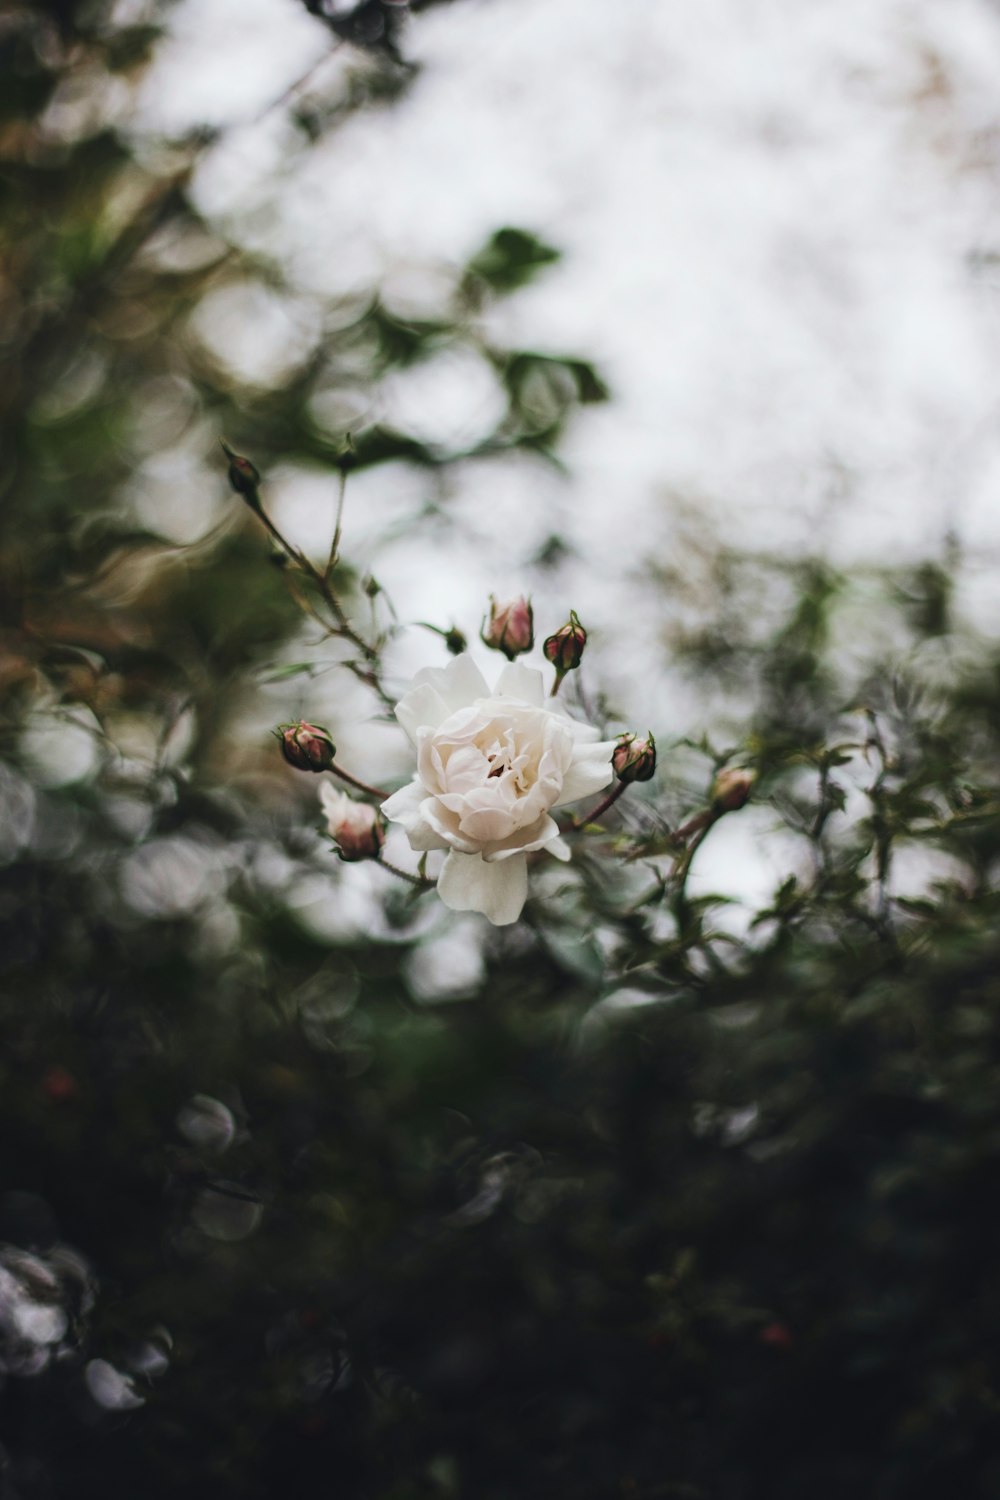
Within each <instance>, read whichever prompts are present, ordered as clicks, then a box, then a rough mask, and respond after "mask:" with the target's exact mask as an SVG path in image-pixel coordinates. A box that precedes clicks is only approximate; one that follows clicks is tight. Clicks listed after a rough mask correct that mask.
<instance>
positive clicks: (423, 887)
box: [378, 855, 437, 891]
mask: <svg viewBox="0 0 1000 1500" xmlns="http://www.w3.org/2000/svg"><path fill="white" fill-rule="evenodd" d="M378 862H379V864H380V865H381V866H382V868H383V870H388V871H389V874H390V875H395V876H396V877H397V879H399V880H406V881H408V882H409V884H410V885H413V886H416V888H417V890H419V891H429V890H431V889H432V888H433V887H434V886H435V885H436V884H437V882H436V881H434V880H428V879H427V877H426V876H425V875H411V874H410V872H409V871H408V870H401V869H400V868H399V866H398V865H393V864H390V863H389V861H388V860H387V859H384V858H383V857H382V856H381V855H379V861H378Z"/></svg>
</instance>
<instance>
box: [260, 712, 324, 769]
mask: <svg viewBox="0 0 1000 1500" xmlns="http://www.w3.org/2000/svg"><path fill="white" fill-rule="evenodd" d="M275 733H276V734H277V736H278V741H279V743H280V745H281V753H282V755H283V756H284V757H285V759H286V760H287V762H288V764H289V765H290V766H294V767H295V769H296V771H328V770H329V769H330V767H331V766H332V765H333V758H334V756H335V755H336V753H337V747H336V745H335V744H334V743H333V740H332V739H331V738H330V731H329V730H328V729H324V728H323V727H322V726H321V725H319V724H306V723H305V722H304V721H302V720H300V721H299V723H297V724H279V725H278V728H277V729H276V730H275Z"/></svg>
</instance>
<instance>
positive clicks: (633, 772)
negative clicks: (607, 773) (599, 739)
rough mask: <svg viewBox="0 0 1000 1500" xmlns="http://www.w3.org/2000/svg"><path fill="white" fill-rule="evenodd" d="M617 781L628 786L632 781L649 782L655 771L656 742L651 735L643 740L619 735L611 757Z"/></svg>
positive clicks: (634, 736)
mask: <svg viewBox="0 0 1000 1500" xmlns="http://www.w3.org/2000/svg"><path fill="white" fill-rule="evenodd" d="M611 764H612V766H613V767H614V772H615V775H616V776H617V777H618V780H619V781H621V782H624V783H625V785H626V786H628V785H629V784H630V783H631V782H633V781H649V780H650V779H651V777H652V775H653V773H654V771H655V770H656V741H655V740H654V739H653V736H652V733H647V734H646V738H645V739H640V738H639V736H638V735H637V734H620V735H619V736H618V743H617V745H616V746H615V750H614V754H613V755H612V757H611Z"/></svg>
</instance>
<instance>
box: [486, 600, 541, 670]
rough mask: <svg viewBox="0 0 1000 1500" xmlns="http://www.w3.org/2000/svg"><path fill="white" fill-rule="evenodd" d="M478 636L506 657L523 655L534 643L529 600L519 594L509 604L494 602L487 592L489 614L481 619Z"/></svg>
mask: <svg viewBox="0 0 1000 1500" xmlns="http://www.w3.org/2000/svg"><path fill="white" fill-rule="evenodd" d="M479 639H480V640H481V641H482V643H483V645H484V646H490V647H492V649H493V650H494V651H502V652H503V654H504V656H506V658H507V660H508V661H513V660H514V658H515V656H523V654H524V652H525V651H530V650H531V648H532V646H533V645H534V644H535V618H534V615H533V613H532V609H531V604H530V601H529V600H527V599H525V597H524V595H523V594H522V595H520V596H519V597H518V598H517V599H511V600H510V602H509V603H508V604H497V601H496V599H495V598H494V597H493V595H492V594H491V595H490V617H489V620H484V621H483V628H482V630H481V631H480V632H479Z"/></svg>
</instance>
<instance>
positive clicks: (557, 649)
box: [542, 609, 587, 682]
mask: <svg viewBox="0 0 1000 1500" xmlns="http://www.w3.org/2000/svg"><path fill="white" fill-rule="evenodd" d="M586 644H587V632H586V631H585V630H584V628H583V626H582V625H581V624H580V620H579V617H578V615H577V613H576V610H575V609H571V610H570V612H569V621H568V622H567V624H565V625H562V626H560V628H559V629H558V630H557V631H556V633H555V635H550V636H549V637H548V638H547V639H546V641H545V643H544V644H543V646H542V650H543V651H544V653H545V656H546V658H547V660H548V661H550V662H551V663H552V665H553V666H554V667H555V669H556V677H557V678H558V680H559V681H560V682H561V681H562V679H563V678H564V677H565V676H566V673H567V672H572V671H573V669H574V668H575V667H578V666H579V665H580V663H581V661H582V660H583V648H584V646H586Z"/></svg>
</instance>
